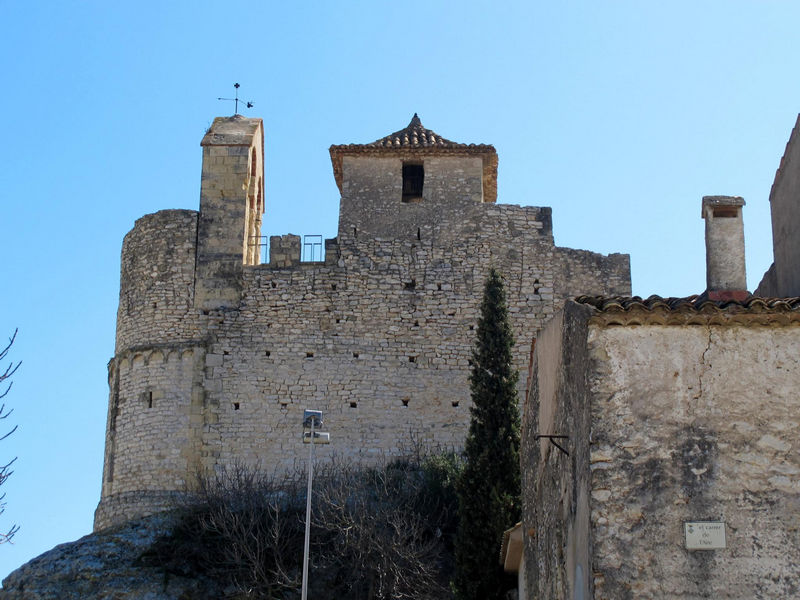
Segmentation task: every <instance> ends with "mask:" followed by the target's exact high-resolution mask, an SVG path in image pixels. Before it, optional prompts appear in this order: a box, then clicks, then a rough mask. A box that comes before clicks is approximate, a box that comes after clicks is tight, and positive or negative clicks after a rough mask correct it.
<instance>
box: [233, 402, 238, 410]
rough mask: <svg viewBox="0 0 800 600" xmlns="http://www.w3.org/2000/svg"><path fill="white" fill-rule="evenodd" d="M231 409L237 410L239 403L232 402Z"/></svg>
mask: <svg viewBox="0 0 800 600" xmlns="http://www.w3.org/2000/svg"><path fill="white" fill-rule="evenodd" d="M233 410H239V403H238V402H234V403H233Z"/></svg>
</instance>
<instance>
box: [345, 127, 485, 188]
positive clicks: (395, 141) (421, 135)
mask: <svg viewBox="0 0 800 600" xmlns="http://www.w3.org/2000/svg"><path fill="white" fill-rule="evenodd" d="M398 154H399V155H400V156H403V157H405V156H409V157H411V156H414V157H417V156H420V155H423V156H424V155H431V154H450V155H456V156H467V155H477V156H480V157H481V158H482V160H483V182H484V202H494V201H495V200H496V199H497V151H496V150H495V149H494V146H492V145H491V144H461V143H459V142H453V141H451V140H448V139H447V138H444V137H442V136H440V135H439V134H438V133H436V132H435V131H433V130H431V129H426V128H425V127H424V126H423V125H422V121H421V120H420V118H419V115H417V113H414V116H413V117H411V122H410V123H409V124H408V126H407V127H405V128H404V129H401V130H399V131H395V132H394V133H390V134H389V135H387V136H384V137H382V138H380V139H377V140H375V141H374V142H371V143H369V144H340V145H333V146H331V147H330V155H331V162H332V163H333V175H334V177H335V178H336V185H337V186H339V191H341V190H342V157H343V156H345V155H350V156H352V155H393V156H396V155H398Z"/></svg>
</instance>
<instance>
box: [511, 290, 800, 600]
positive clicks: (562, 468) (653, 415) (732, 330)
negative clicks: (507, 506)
mask: <svg viewBox="0 0 800 600" xmlns="http://www.w3.org/2000/svg"><path fill="white" fill-rule="evenodd" d="M612 304H613V303H611V302H610V301H609V303H608V304H607V305H606V308H605V309H604V310H602V311H597V310H596V309H595V308H590V307H589V306H587V305H586V304H584V305H579V304H576V303H569V304H568V306H567V309H566V311H565V315H564V316H563V317H562V322H561V323H559V322H558V321H554V322H553V324H552V328H553V329H554V330H557V331H560V335H558V336H556V337H557V338H558V341H557V342H556V343H552V342H550V341H549V340H550V338H551V337H552V334H551V333H550V329H546V330H545V333H544V335H542V336H540V338H539V340H540V341H539V342H538V343H537V351H536V354H537V359H536V360H537V362H536V364H537V365H538V366H537V369H538V373H539V376H540V380H539V382H538V384H534V385H533V389H534V393H533V394H532V396H531V397H530V398H529V401H528V403H527V405H526V421H525V426H524V427H525V429H524V437H525V439H524V444H523V446H524V452H523V454H524V461H523V473H524V479H525V483H524V486H525V488H524V489H525V495H526V500H525V520H524V521H523V525H524V527H527V528H533V529H534V530H535V531H536V534H535V536H533V537H529V538H528V539H527V540H526V544H527V548H526V551H527V555H526V559H527V560H528V564H536V565H539V567H540V569H539V573H538V574H537V573H535V572H533V570H530V571H529V574H531V575H529V578H528V593H529V597H531V598H574V597H578V595H577V594H578V585H579V584H578V582H577V581H576V568H575V563H573V564H570V556H574V555H580V553H582V552H584V551H585V552H587V553H588V556H589V561H590V562H589V564H588V565H586V567H588V568H584V569H583V573H584V574H585V575H586V576H587V578H588V579H589V581H586V582H585V583H586V584H587V585H588V589H587V590H585V592H583V593H584V594H586V595H584V596H580V597H586V598H596V599H600V598H604V599H615V600H616V599H619V598H637V599H639V598H682V599H690V598H691V599H694V598H709V597H724V598H740V599H742V600H744V599H752V598H790V597H794V596H796V594H797V590H798V589H800V533H799V532H800V441H798V440H800V417H798V415H800V398H798V395H797V389H799V388H800V305H799V304H797V303H794V304H789V303H783V304H774V303H773V304H772V305H767V304H766V303H764V302H763V301H761V300H752V301H750V302H749V303H746V304H743V305H738V306H737V305H731V306H728V307H727V308H726V309H725V310H722V309H720V308H719V307H718V306H717V305H715V304H713V303H706V305H705V309H704V310H700V309H699V308H697V307H694V306H693V305H692V304H691V302H688V301H687V302H686V303H685V304H684V305H683V306H679V305H677V306H675V307H674V308H671V309H669V310H667V309H665V308H664V306H666V303H664V304H663V305H662V306H661V307H660V308H657V309H656V310H653V306H652V304H653V303H651V305H650V306H648V307H647V308H644V306H643V305H640V306H638V307H637V306H636V303H635V302H634V301H631V302H628V303H627V304H626V305H625V308H622V307H620V306H619V305H617V306H616V307H614V306H612ZM549 327H550V326H548V328H549ZM553 361H555V362H556V363H558V364H559V365H560V367H559V368H558V369H556V373H555V381H556V385H555V387H556V389H555V392H549V393H542V390H544V389H546V388H545V386H546V385H550V384H549V383H547V384H546V381H548V380H551V379H552V378H553V369H552V368H549V367H547V365H548V364H550V363H552V362H553ZM584 367H585V369H584ZM582 371H583V372H582ZM550 413H554V414H555V417H554V418H551V417H548V416H547V415H549V414H550ZM534 415H535V416H534ZM548 421H549V422H553V423H554V426H552V429H551V431H554V432H556V433H565V434H567V435H569V440H568V442H566V443H567V444H568V446H567V449H568V451H569V452H570V456H566V455H564V454H563V453H561V452H559V451H558V450H556V449H555V448H553V447H552V446H551V445H549V444H547V443H546V441H545V440H537V441H534V437H535V436H536V435H537V434H538V433H539V432H544V431H546V430H548V427H547V425H546V423H547V422H548ZM586 492H588V498H583V496H584V494H586ZM584 502H586V505H585V506H584V505H583V504H584ZM587 508H588V512H584V511H585V510H586V509H587ZM690 521H722V522H724V523H725V524H726V533H727V547H726V548H724V549H718V550H710V551H693V550H687V549H686V547H685V540H684V523H685V522H690ZM584 531H585V535H584V534H583V533H582V532H584ZM576 532H580V534H579V535H576ZM578 564H581V563H580V561H579V562H578Z"/></svg>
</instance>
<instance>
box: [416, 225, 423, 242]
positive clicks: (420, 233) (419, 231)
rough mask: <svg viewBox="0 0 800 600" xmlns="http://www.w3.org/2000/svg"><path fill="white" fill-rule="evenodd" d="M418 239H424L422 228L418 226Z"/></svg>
mask: <svg viewBox="0 0 800 600" xmlns="http://www.w3.org/2000/svg"><path fill="white" fill-rule="evenodd" d="M417 239H418V240H421V239H422V230H421V229H420V228H419V227H417Z"/></svg>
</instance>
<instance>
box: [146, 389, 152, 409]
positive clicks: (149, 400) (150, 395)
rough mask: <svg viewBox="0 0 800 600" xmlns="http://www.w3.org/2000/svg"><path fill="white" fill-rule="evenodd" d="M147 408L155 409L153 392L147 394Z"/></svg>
mask: <svg viewBox="0 0 800 600" xmlns="http://www.w3.org/2000/svg"><path fill="white" fill-rule="evenodd" d="M147 408H153V392H147Z"/></svg>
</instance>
